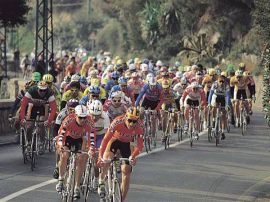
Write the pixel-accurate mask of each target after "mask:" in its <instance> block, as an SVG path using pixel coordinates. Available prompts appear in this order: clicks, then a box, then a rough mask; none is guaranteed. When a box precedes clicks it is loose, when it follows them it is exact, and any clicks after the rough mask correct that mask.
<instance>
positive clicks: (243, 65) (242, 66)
mask: <svg viewBox="0 0 270 202" xmlns="http://www.w3.org/2000/svg"><path fill="white" fill-rule="evenodd" d="M238 66H239V68H245V67H246V64H245V63H243V62H241V63H240V64H239V65H238Z"/></svg>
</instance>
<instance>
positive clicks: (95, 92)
mask: <svg viewBox="0 0 270 202" xmlns="http://www.w3.org/2000/svg"><path fill="white" fill-rule="evenodd" d="M99 95H100V88H99V86H97V85H92V86H90V87H89V91H88V95H85V96H83V97H82V98H81V100H80V104H81V105H84V106H86V104H87V102H91V101H92V100H99V99H100V96H99Z"/></svg>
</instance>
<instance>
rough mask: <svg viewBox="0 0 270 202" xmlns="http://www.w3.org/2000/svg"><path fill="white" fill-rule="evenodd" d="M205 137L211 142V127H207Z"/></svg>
mask: <svg viewBox="0 0 270 202" xmlns="http://www.w3.org/2000/svg"><path fill="white" fill-rule="evenodd" d="M207 135H208V142H212V140H213V136H212V127H208V130H207Z"/></svg>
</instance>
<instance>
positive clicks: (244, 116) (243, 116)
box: [239, 97, 248, 136]
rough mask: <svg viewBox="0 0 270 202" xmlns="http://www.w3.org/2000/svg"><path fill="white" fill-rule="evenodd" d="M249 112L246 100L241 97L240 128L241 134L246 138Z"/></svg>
mask: <svg viewBox="0 0 270 202" xmlns="http://www.w3.org/2000/svg"><path fill="white" fill-rule="evenodd" d="M247 116H248V115H247V110H246V100H245V99H243V98H242V97H241V99H240V117H239V118H240V127H241V133H242V135H243V136H244V135H245V134H246V131H247Z"/></svg>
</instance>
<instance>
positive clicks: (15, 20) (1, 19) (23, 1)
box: [0, 0, 30, 77]
mask: <svg viewBox="0 0 270 202" xmlns="http://www.w3.org/2000/svg"><path fill="white" fill-rule="evenodd" d="M27 1H28V0H1V1H0V27H3V28H4V41H3V43H4V51H3V52H4V69H5V77H6V76H7V56H6V54H7V49H6V47H7V28H8V27H17V26H19V25H23V24H25V23H26V22H27V20H26V14H27V13H28V12H29V10H30V7H29V6H28V5H27Z"/></svg>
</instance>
